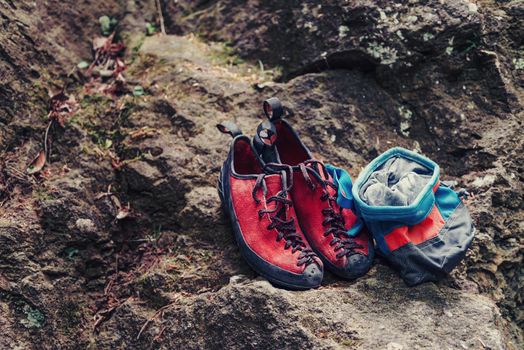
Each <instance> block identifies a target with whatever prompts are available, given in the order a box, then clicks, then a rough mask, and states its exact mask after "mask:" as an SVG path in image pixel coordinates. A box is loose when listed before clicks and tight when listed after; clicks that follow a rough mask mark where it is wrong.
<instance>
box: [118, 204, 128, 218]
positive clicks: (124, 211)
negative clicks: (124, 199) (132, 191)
mask: <svg viewBox="0 0 524 350" xmlns="http://www.w3.org/2000/svg"><path fill="white" fill-rule="evenodd" d="M130 209H131V207H130V205H129V204H128V205H127V207H122V208H120V210H119V211H118V213H117V214H116V219H117V220H122V219H124V218H126V217H127V216H128V215H129V211H130Z"/></svg>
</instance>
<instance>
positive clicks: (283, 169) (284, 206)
mask: <svg viewBox="0 0 524 350" xmlns="http://www.w3.org/2000/svg"><path fill="white" fill-rule="evenodd" d="M264 169H265V170H266V171H267V172H268V173H265V174H260V175H258V176H257V180H256V182H255V186H254V187H253V192H252V196H253V199H254V200H255V202H256V203H260V202H261V200H260V199H259V198H258V197H257V193H258V191H259V190H260V189H261V188H262V189H263V192H264V198H265V197H266V195H267V187H266V183H265V181H264V179H265V177H266V176H267V175H269V174H271V173H279V172H280V173H281V176H282V190H281V191H279V192H278V193H277V194H276V195H274V196H271V197H269V198H267V199H266V200H265V201H266V204H267V203H272V202H275V203H276V205H275V207H274V208H273V209H260V210H259V211H258V215H259V217H262V216H264V215H266V214H269V219H270V221H271V223H270V224H269V225H268V226H267V229H268V230H273V229H276V230H277V232H278V234H277V242H280V241H281V240H282V239H284V240H285V241H286V243H285V245H284V249H289V248H290V247H291V248H292V253H295V252H296V251H300V254H299V256H298V260H297V266H302V265H304V264H305V265H306V266H307V265H309V264H312V263H316V264H318V261H317V260H316V254H315V252H313V251H312V250H311V249H310V248H307V247H306V243H305V242H304V241H303V240H302V237H301V236H300V235H299V234H298V233H297V230H296V226H295V219H294V218H288V217H287V212H288V210H289V208H290V207H292V206H293V202H292V201H291V200H289V199H288V198H287V194H288V192H289V190H290V189H291V188H292V187H293V178H292V176H293V175H291V176H290V177H288V176H287V171H289V173H290V174H292V168H291V167H289V166H286V165H282V164H276V163H268V164H266V166H265V167H264ZM288 179H289V184H288V181H287V180H288ZM271 214H273V215H271Z"/></svg>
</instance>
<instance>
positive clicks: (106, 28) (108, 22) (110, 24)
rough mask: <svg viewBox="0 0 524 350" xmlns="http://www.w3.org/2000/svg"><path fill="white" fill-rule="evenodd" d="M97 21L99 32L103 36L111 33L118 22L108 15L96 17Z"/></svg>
mask: <svg viewBox="0 0 524 350" xmlns="http://www.w3.org/2000/svg"><path fill="white" fill-rule="evenodd" d="M98 22H99V23H100V32H102V35H103V36H109V35H111V33H112V32H113V31H114V30H115V28H116V25H117V24H118V21H117V20H116V18H113V17H108V16H102V17H100V18H99V19H98Z"/></svg>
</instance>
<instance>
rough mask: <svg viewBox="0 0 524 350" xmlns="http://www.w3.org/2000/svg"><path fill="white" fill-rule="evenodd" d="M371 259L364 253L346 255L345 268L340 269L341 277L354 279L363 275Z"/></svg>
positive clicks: (369, 265)
mask: <svg viewBox="0 0 524 350" xmlns="http://www.w3.org/2000/svg"><path fill="white" fill-rule="evenodd" d="M371 262H372V259H371V257H370V256H367V255H364V254H354V255H351V256H350V257H348V259H347V263H346V266H345V268H344V269H343V270H342V271H340V272H341V273H340V274H341V275H342V277H344V278H347V279H355V278H358V277H361V276H363V275H364V274H366V272H368V270H369V268H370V267H371Z"/></svg>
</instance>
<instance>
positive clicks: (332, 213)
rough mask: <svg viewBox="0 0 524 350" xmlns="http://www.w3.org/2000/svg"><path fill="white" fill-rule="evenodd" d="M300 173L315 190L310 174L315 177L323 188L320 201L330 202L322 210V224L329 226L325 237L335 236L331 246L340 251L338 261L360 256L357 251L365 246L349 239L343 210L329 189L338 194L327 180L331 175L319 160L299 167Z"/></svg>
mask: <svg viewBox="0 0 524 350" xmlns="http://www.w3.org/2000/svg"><path fill="white" fill-rule="evenodd" d="M315 166H317V167H318V169H320V170H321V171H322V173H323V175H324V178H322V176H321V175H320V174H319V173H318V172H317V170H315ZM299 168H300V172H301V173H302V176H303V177H304V179H305V180H306V183H307V184H308V186H309V187H310V188H311V189H312V190H314V189H315V188H316V186H317V185H316V184H315V183H314V182H313V180H311V177H310V174H311V175H313V176H314V177H315V178H316V179H317V180H318V182H319V183H320V184H321V186H322V195H321V196H320V199H321V200H322V201H327V202H328V207H327V208H324V209H322V214H323V215H324V217H325V219H324V221H323V222H322V225H323V226H329V228H328V229H327V230H326V231H325V232H324V236H325V237H327V236H329V235H330V234H331V235H333V239H332V240H331V241H330V242H329V245H331V246H333V247H334V250H335V251H338V253H337V255H336V257H337V259H340V258H342V257H343V256H347V257H349V256H351V255H355V254H359V253H358V252H357V251H356V249H360V248H363V246H362V245H361V244H359V243H357V242H356V241H355V239H354V238H353V237H349V236H348V235H347V234H346V229H345V226H346V224H345V221H344V217H343V216H342V208H340V206H339V205H338V204H337V198H336V197H335V196H332V195H330V193H329V191H328V188H329V187H331V188H332V189H334V190H335V193H337V192H338V187H337V185H335V184H334V183H333V182H331V181H329V180H327V179H328V178H329V174H328V172H327V170H326V167H325V166H324V163H322V162H321V161H319V160H315V159H312V160H308V161H305V162H303V163H301V164H300V165H299Z"/></svg>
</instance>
